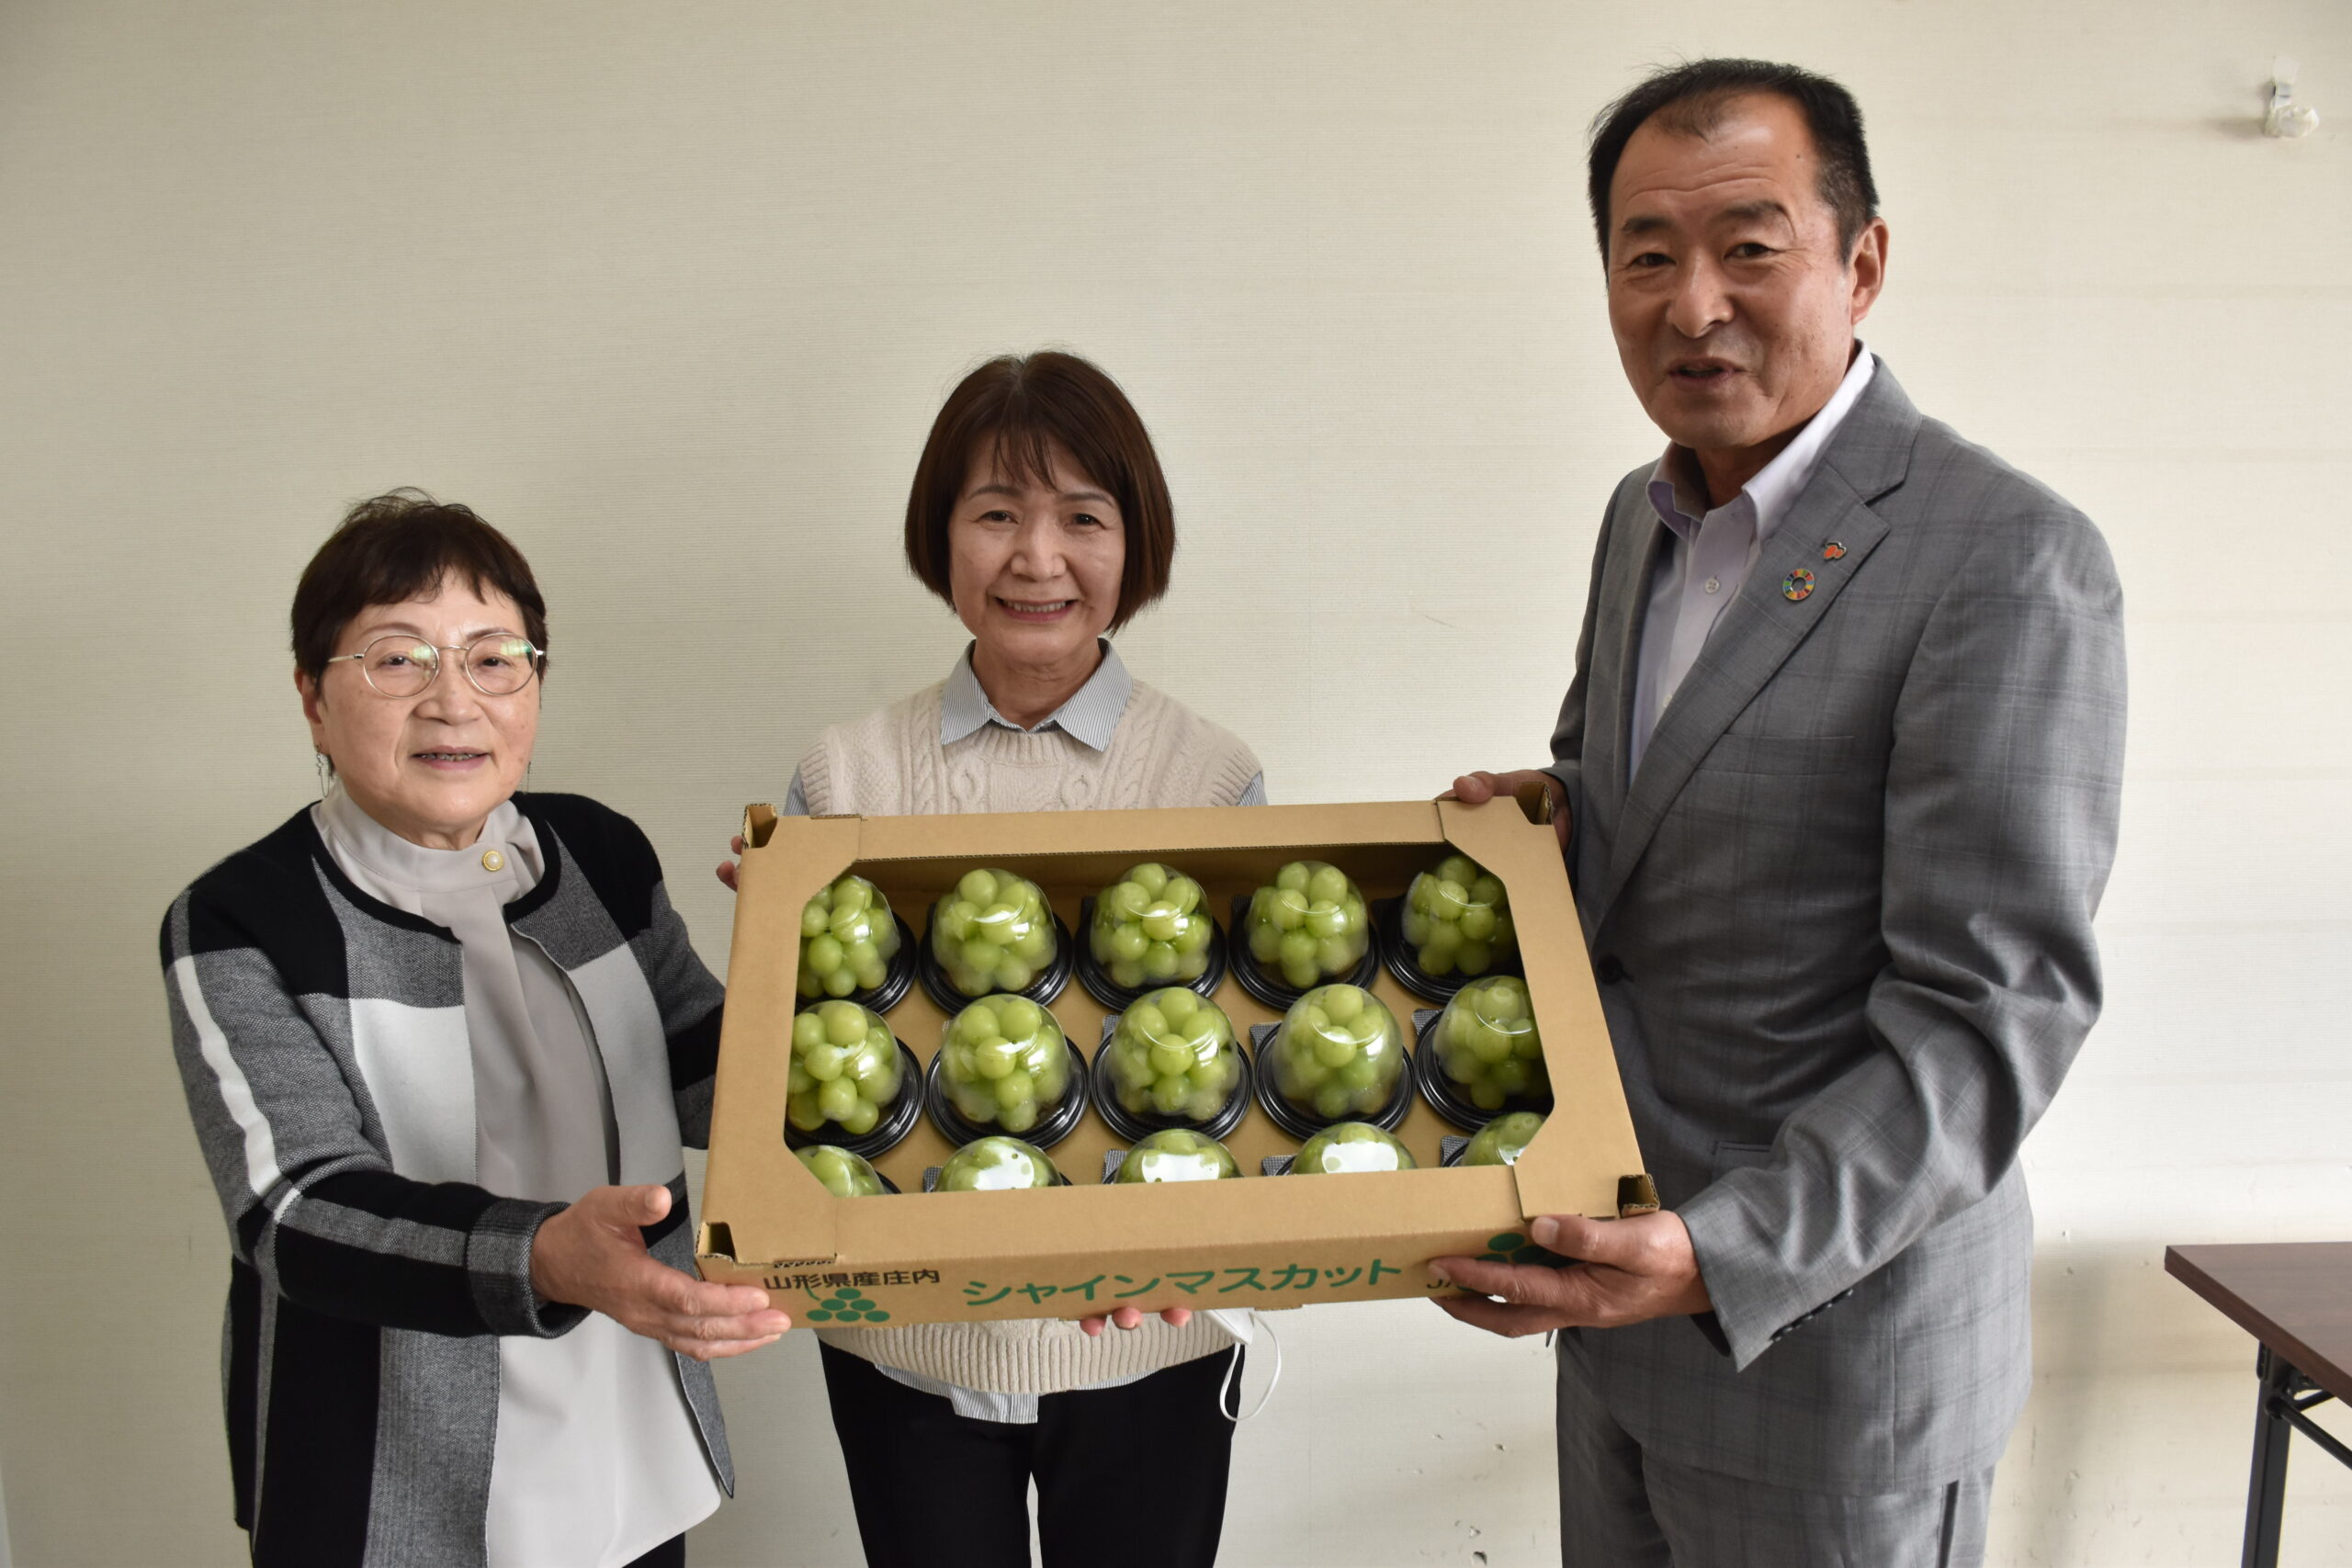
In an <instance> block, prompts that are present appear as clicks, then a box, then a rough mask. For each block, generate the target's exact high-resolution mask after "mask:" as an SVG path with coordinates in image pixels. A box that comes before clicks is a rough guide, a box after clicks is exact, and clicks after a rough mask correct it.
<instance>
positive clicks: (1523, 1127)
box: [1462, 1111, 1544, 1165]
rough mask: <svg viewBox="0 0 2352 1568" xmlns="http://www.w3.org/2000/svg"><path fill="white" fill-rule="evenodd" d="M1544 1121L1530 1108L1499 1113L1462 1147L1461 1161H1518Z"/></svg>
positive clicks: (1489, 1163)
mask: <svg viewBox="0 0 2352 1568" xmlns="http://www.w3.org/2000/svg"><path fill="white" fill-rule="evenodd" d="M1543 1125H1544V1118H1543V1117H1542V1115H1540V1114H1539V1113H1537V1112H1535V1111H1512V1112H1511V1113H1510V1115H1508V1116H1498V1117H1496V1118H1495V1119H1494V1120H1493V1121H1491V1122H1487V1124H1486V1125H1485V1126H1483V1127H1481V1128H1479V1129H1478V1131H1477V1133H1476V1134H1475V1135H1473V1136H1472V1138H1471V1139H1470V1146H1469V1147H1468V1148H1466V1149H1464V1150H1463V1151H1462V1163H1463V1164H1464V1165H1517V1164H1518V1163H1519V1156H1521V1154H1524V1153H1525V1152H1526V1150H1527V1145H1528V1142H1529V1141H1530V1140H1531V1139H1532V1138H1533V1137H1534V1136H1535V1134H1536V1132H1537V1130H1538V1129H1540V1128H1541V1127H1542V1126H1543Z"/></svg>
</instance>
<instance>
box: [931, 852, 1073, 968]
mask: <svg viewBox="0 0 2352 1568" xmlns="http://www.w3.org/2000/svg"><path fill="white" fill-rule="evenodd" d="M931 953H932V956H933V957H934V958H936V959H938V960H939V966H940V967H941V968H942V969H944V970H945V971H946V972H947V979H948V983H949V984H951V985H953V986H954V987H956V990H958V991H959V992H961V993H963V994H964V995H965V996H967V997H984V996H987V995H988V994H989V992H990V991H1020V990H1025V989H1027V988H1028V987H1030V986H1031V985H1032V984H1033V983H1035V980H1036V978H1037V976H1040V975H1042V974H1044V973H1045V972H1046V970H1047V969H1049V968H1051V967H1052V966H1053V962H1054V957H1055V939H1054V917H1053V913H1052V911H1051V910H1049V909H1047V908H1046V895H1045V894H1044V893H1043V892H1042V891H1041V890H1040V889H1039V888H1038V886H1037V885H1036V884H1035V883H1034V882H1032V881H1030V880H1029V879H1028V878H1027V877H1025V876H1020V875H1016V874H1014V873H1012V872H1010V871H989V870H978V871H967V872H966V873H965V874H964V876H963V879H962V880H961V881H959V882H957V883H956V890H955V891H954V892H953V893H950V894H949V895H947V897H944V898H942V899H941V900H940V901H939V902H938V903H937V904H935V905H933V907H932V911H931Z"/></svg>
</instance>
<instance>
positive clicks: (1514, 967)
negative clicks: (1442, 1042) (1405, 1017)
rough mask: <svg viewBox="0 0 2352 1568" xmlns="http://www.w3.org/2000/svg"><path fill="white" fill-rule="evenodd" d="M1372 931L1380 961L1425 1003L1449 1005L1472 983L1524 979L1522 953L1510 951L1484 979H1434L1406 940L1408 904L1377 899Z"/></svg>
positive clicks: (1513, 949) (1394, 899)
mask: <svg viewBox="0 0 2352 1568" xmlns="http://www.w3.org/2000/svg"><path fill="white" fill-rule="evenodd" d="M1372 927H1373V930H1374V931H1378V932H1379V933H1380V958H1381V962H1382V963H1383V964H1385V965H1387V968H1388V972H1389V973H1390V974H1391V975H1394V976H1397V984H1398V985H1400V986H1402V987H1405V988H1406V989H1407V990H1408V991H1410V992H1412V993H1413V995H1415V996H1417V997H1419V998H1421V999H1422V1000H1423V1001H1430V1002H1450V1001H1452V1000H1453V994H1454V993H1455V992H1456V991H1459V990H1460V989H1462V987H1464V986H1466V985H1468V984H1469V983H1470V982H1471V981H1473V980H1485V979H1489V978H1491V977H1493V976H1497V975H1521V974H1523V973H1524V971H1523V970H1522V969H1521V966H1520V962H1519V949H1518V947H1517V946H1516V945H1514V946H1513V947H1512V948H1511V951H1510V957H1509V958H1507V959H1504V960H1503V961H1502V962H1500V963H1498V964H1492V965H1489V966H1488V968H1487V972H1486V974H1484V975H1459V974H1457V975H1442V976H1441V975H1432V974H1430V972H1429V971H1428V970H1426V969H1424V968H1422V967H1421V966H1420V964H1419V962H1418V961H1416V960H1415V958H1414V956H1413V953H1414V948H1413V945H1412V943H1410V942H1407V941H1406V940H1405V900H1404V898H1403V897H1402V896H1399V897H1395V898H1375V899H1374V900H1373V904H1372Z"/></svg>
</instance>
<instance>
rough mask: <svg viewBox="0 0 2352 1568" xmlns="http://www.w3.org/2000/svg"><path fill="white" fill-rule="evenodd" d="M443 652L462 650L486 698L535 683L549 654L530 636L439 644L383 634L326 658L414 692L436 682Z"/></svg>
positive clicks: (401, 692) (469, 674) (378, 683)
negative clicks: (461, 644) (455, 645)
mask: <svg viewBox="0 0 2352 1568" xmlns="http://www.w3.org/2000/svg"><path fill="white" fill-rule="evenodd" d="M444 653H454V654H456V655H458V669H460V670H463V671H465V672H466V679H467V680H468V681H469V682H472V684H473V688H474V690H475V691H477V692H480V693H481V694H482V695H483V696H486V697H511V696H513V695H514V694H515V693H517V692H519V691H521V690H522V689H523V688H524V687H526V686H527V685H529V684H530V683H531V677H532V676H534V675H536V674H537V673H538V671H539V665H540V663H541V662H542V661H543V660H545V659H546V658H547V655H546V654H545V653H544V652H542V651H541V650H540V649H537V648H536V647H534V646H533V645H532V642H531V639H530V638H529V637H516V636H515V634H514V633H513V632H492V633H491V634H490V635H489V636H488V637H476V638H474V640H473V641H471V642H469V643H467V644H466V645H465V646H464V647H462V648H446V647H443V648H436V647H435V646H434V645H433V644H432V643H429V642H427V641H425V640H424V638H423V637H409V636H405V635H396V636H392V637H378V638H377V639H376V640H375V641H373V642H371V643H369V644H368V646H367V647H365V648H363V649H360V650H359V651H358V652H356V653H338V654H336V655H335V656H334V658H333V659H330V660H327V662H328V663H329V664H340V663H342V662H343V661H344V660H352V661H353V662H355V663H356V664H357V665H358V666H359V673H360V675H361V676H362V677H363V678H364V679H365V680H366V681H367V682H368V684H369V685H370V686H373V687H374V688H375V689H376V690H377V691H379V692H381V693H382V694H384V695H386V696H388V697H413V696H415V695H416V694H418V693H420V692H422V691H424V689H425V688H426V687H427V686H430V685H431V684H433V678H434V677H435V675H438V674H439V673H440V672H441V656H442V655H443V654H444Z"/></svg>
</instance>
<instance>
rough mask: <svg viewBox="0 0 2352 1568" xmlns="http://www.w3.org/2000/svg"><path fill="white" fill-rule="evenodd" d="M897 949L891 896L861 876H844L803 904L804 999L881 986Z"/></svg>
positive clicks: (801, 976)
mask: <svg viewBox="0 0 2352 1568" xmlns="http://www.w3.org/2000/svg"><path fill="white" fill-rule="evenodd" d="M898 953H899V922H898V921H897V920H896V919H892V918H891V915H890V900H888V898H885V897H883V896H882V890H881V889H880V888H878V887H876V886H874V884H872V883H871V882H868V881H866V880H865V878H864V877H862V876H855V875H851V876H844V877H842V879H841V880H840V881H839V882H836V883H834V884H833V885H832V886H831V887H828V888H826V889H825V890H824V891H823V892H822V893H820V894H818V895H817V896H816V897H814V898H811V899H809V902H808V903H807V904H805V905H803V906H801V909H800V973H799V976H798V979H797V982H796V984H797V988H798V990H799V992H800V994H801V996H803V997H805V998H810V999H812V1000H813V999H814V998H818V997H846V996H848V995H850V994H851V993H852V992H854V991H872V990H876V989H879V988H880V987H881V985H882V982H883V980H884V979H885V978H886V977H887V976H888V974H889V968H890V960H891V959H893V958H895V957H897V956H898Z"/></svg>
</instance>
